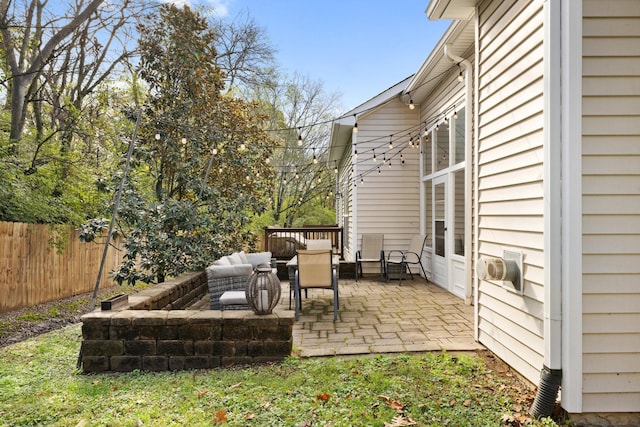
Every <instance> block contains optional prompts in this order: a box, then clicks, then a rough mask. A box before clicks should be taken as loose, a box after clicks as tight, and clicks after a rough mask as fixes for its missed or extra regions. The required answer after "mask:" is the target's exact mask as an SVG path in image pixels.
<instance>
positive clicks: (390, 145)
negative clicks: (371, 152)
mask: <svg viewBox="0 0 640 427" xmlns="http://www.w3.org/2000/svg"><path fill="white" fill-rule="evenodd" d="M392 137H393V135H389V150H393V141H392V140H391V138H392Z"/></svg>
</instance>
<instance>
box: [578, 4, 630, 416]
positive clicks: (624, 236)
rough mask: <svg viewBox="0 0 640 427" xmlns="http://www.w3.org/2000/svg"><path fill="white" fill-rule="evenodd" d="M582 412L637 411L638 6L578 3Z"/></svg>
mask: <svg viewBox="0 0 640 427" xmlns="http://www.w3.org/2000/svg"><path fill="white" fill-rule="evenodd" d="M582 70H583V71H582V72H583V75H582V88H583V99H582V112H583V121H582V123H583V125H582V131H583V146H582V153H583V157H582V173H583V179H582V191H583V193H582V200H583V202H582V206H583V208H582V209H583V259H582V265H583V299H582V300H583V324H582V326H583V328H582V330H583V370H584V372H583V393H584V394H583V412H616V411H620V412H637V411H638V408H640V285H639V283H640V0H632V1H615V2H601V1H597V0H590V1H584V3H583V64H582Z"/></svg>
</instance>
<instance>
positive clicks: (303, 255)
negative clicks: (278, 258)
mask: <svg viewBox="0 0 640 427" xmlns="http://www.w3.org/2000/svg"><path fill="white" fill-rule="evenodd" d="M332 255H333V254H332V253H331V249H329V250H326V249H304V250H299V251H298V269H297V270H296V275H295V281H294V289H295V292H294V293H295V298H296V301H295V305H296V320H298V317H299V312H300V310H302V289H304V290H305V291H306V290H307V289H311V288H319V289H331V290H333V321H334V322H335V321H336V320H337V319H338V308H339V299H338V275H337V274H336V271H335V269H334V268H333V265H332V263H331V260H332Z"/></svg>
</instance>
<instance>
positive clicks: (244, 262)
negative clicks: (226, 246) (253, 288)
mask: <svg viewBox="0 0 640 427" xmlns="http://www.w3.org/2000/svg"><path fill="white" fill-rule="evenodd" d="M238 255H240V259H241V260H242V264H251V263H250V262H249V260H248V259H247V254H245V253H244V251H240V252H238Z"/></svg>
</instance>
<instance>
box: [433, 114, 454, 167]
mask: <svg viewBox="0 0 640 427" xmlns="http://www.w3.org/2000/svg"><path fill="white" fill-rule="evenodd" d="M434 136H435V141H434V147H435V149H436V157H435V167H436V171H440V170H442V169H446V168H448V167H449V161H450V158H451V153H450V151H449V124H448V123H440V125H439V126H437V127H436V131H435V132H434Z"/></svg>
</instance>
